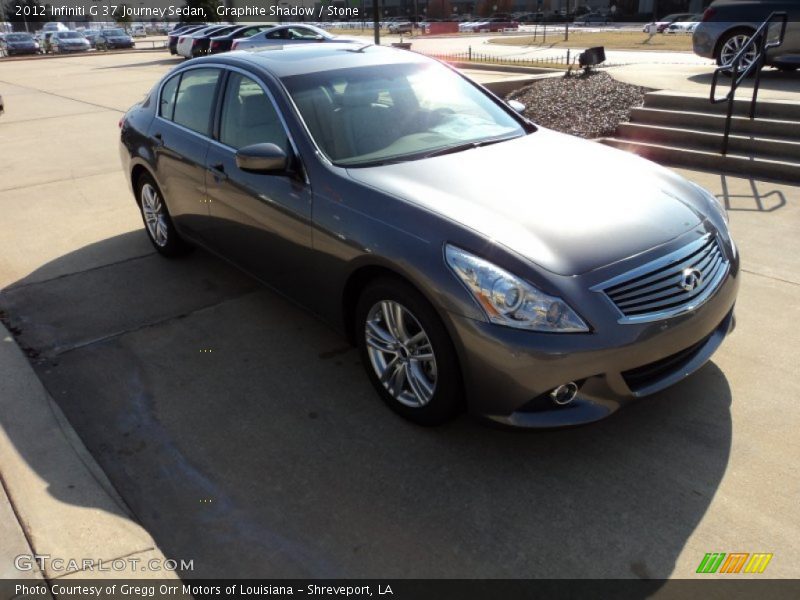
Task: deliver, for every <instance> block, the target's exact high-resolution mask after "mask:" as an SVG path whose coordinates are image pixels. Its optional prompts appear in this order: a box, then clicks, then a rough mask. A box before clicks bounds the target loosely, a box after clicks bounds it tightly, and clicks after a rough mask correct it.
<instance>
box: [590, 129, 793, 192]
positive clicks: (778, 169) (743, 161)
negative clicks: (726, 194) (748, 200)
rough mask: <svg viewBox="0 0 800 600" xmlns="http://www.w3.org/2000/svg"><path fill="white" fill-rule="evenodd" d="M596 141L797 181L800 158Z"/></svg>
mask: <svg viewBox="0 0 800 600" xmlns="http://www.w3.org/2000/svg"><path fill="white" fill-rule="evenodd" d="M598 141H599V142H601V143H603V144H607V145H609V146H613V147H615V148H619V149H621V150H627V151H628V152H634V153H635V154H638V155H639V156H643V157H644V158H649V159H650V160H654V161H656V162H659V163H662V164H665V165H671V166H676V167H689V168H693V169H701V170H708V171H714V172H717V173H730V174H735V175H739V176H749V177H755V178H764V179H776V180H779V181H793V182H797V181H800V161H785V160H773V159H767V158H760V157H754V156H750V155H747V154H740V153H731V154H728V155H727V156H722V155H721V154H719V153H718V152H710V151H707V150H699V149H687V148H685V147H682V146H678V145H669V144H655V143H648V142H637V141H633V140H624V139H619V138H602V139H600V140H598Z"/></svg>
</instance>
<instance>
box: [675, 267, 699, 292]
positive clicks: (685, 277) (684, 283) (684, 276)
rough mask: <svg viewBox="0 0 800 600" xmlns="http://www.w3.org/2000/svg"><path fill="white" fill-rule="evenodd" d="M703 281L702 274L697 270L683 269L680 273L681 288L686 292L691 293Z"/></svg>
mask: <svg viewBox="0 0 800 600" xmlns="http://www.w3.org/2000/svg"><path fill="white" fill-rule="evenodd" d="M702 281H703V274H702V273H701V272H700V271H698V270H697V269H684V270H683V273H681V284H680V285H681V287H682V288H683V289H684V290H686V291H687V292H693V291H694V290H696V289H697V286H698V285H700V283H701V282H702Z"/></svg>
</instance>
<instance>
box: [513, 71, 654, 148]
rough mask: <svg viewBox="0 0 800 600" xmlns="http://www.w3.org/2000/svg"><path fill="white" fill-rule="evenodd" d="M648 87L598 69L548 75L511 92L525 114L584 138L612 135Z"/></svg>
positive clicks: (532, 118)
mask: <svg viewBox="0 0 800 600" xmlns="http://www.w3.org/2000/svg"><path fill="white" fill-rule="evenodd" d="M650 91H652V90H650V89H648V88H643V87H639V86H637V85H630V84H627V83H622V82H619V81H617V80H616V79H614V78H613V77H611V76H610V75H609V74H608V73H604V72H602V71H593V72H590V73H588V74H584V73H583V72H578V73H573V74H572V75H570V76H564V77H548V78H546V79H540V80H538V81H535V82H534V83H532V84H530V85H528V86H526V87H524V88H522V89H519V90H516V91H514V92H511V94H509V95H508V99H509V100H518V101H519V102H522V103H523V104H525V106H527V107H528V108H527V110H526V111H525V116H527V117H528V118H529V119H531V120H532V121H534V122H535V123H539V124H540V125H543V126H544V127H548V128H550V129H555V130H556V131H563V132H564V133H569V134H572V135H577V136H579V137H584V138H596V137H603V136H609V135H613V133H614V130H615V129H616V128H617V125H618V124H619V123H622V122H624V121H627V120H628V119H629V117H630V113H631V109H633V108H635V107H638V106H641V105H642V104H643V103H644V95H645V94H646V93H647V92H650Z"/></svg>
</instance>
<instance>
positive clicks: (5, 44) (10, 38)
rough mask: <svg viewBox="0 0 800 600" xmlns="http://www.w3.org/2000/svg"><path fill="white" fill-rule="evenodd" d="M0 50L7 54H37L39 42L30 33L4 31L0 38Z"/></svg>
mask: <svg viewBox="0 0 800 600" xmlns="http://www.w3.org/2000/svg"><path fill="white" fill-rule="evenodd" d="M0 50H3V51H4V52H5V53H6V54H7V55H8V56H15V55H19V54H38V52H39V44H38V43H37V42H36V40H34V39H33V36H32V35H31V34H30V33H6V34H5V35H4V36H3V39H2V40H0Z"/></svg>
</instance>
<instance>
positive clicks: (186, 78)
mask: <svg viewBox="0 0 800 600" xmlns="http://www.w3.org/2000/svg"><path fill="white" fill-rule="evenodd" d="M220 75H221V70H220V69H218V68H212V67H203V68H193V69H187V70H184V71H181V72H180V73H178V74H176V75H174V76H173V77H171V78H170V79H168V80H167V81H166V82H165V83H164V84H163V86H162V87H161V90H160V96H159V101H160V104H159V107H158V108H159V112H158V115H157V116H156V118H155V119H154V120H153V124H152V125H151V127H150V138H151V140H152V141H153V143H154V148H155V150H154V153H155V162H156V173H157V175H158V183H159V186H160V187H161V191H162V193H163V194H164V197H165V198H166V201H167V206H168V208H169V211H170V214H171V215H172V219H173V221H174V223H175V225H176V226H177V227H178V229H181V230H189V231H191V232H194V233H195V234H196V235H202V232H203V229H204V227H205V225H206V224H207V221H208V201H207V198H206V189H205V170H206V155H207V153H208V148H209V141H210V136H211V127H212V120H213V112H214V106H215V102H216V94H217V87H218V85H219V82H220V79H221V78H220Z"/></svg>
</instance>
